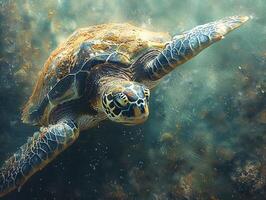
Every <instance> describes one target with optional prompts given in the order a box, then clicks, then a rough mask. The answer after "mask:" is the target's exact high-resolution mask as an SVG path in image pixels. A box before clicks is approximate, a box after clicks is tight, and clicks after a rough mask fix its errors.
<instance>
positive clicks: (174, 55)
mask: <svg viewBox="0 0 266 200" xmlns="http://www.w3.org/2000/svg"><path fill="white" fill-rule="evenodd" d="M248 19H249V17H247V16H233V17H227V18H224V19H221V20H218V21H214V22H210V23H207V24H204V25H200V26H197V27H195V28H193V29H191V30H190V31H186V32H184V33H183V34H181V35H176V36H175V37H173V40H172V41H171V42H170V43H169V44H168V45H166V47H165V49H164V50H163V51H162V52H161V53H160V54H159V55H158V56H157V57H156V58H155V59H153V60H152V61H151V62H150V63H148V64H147V67H146V73H147V75H148V77H149V80H151V81H156V80H159V79H160V78H162V77H164V76H165V75H166V74H168V73H170V72H171V71H172V70H174V69H175V68H176V67H177V66H179V65H181V64H183V63H184V62H186V61H188V60H189V59H191V58H192V57H194V56H196V55H197V54H198V53H200V52H201V51H202V50H203V49H205V48H207V47H209V46H210V45H211V44H213V43H215V42H217V41H219V40H221V39H223V38H224V36H225V35H226V34H228V33H229V32H231V31H232V30H234V29H236V28H238V27H240V26H241V25H242V24H244V23H245V22H246V21H247V20H248Z"/></svg>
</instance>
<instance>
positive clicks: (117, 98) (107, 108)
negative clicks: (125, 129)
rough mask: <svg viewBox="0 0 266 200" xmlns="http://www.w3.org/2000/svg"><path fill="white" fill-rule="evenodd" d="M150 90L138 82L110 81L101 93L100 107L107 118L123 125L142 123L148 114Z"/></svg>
mask: <svg viewBox="0 0 266 200" xmlns="http://www.w3.org/2000/svg"><path fill="white" fill-rule="evenodd" d="M149 97H150V90H149V89H148V88H147V87H146V86H144V85H142V84H139V83H136V82H130V81H123V82H121V81H120V82H115V83H112V84H111V83H110V84H109V86H108V87H107V89H106V90H105V92H104V94H103V95H102V107H103V110H104V112H105V113H106V115H107V116H108V118H109V119H110V120H112V121H115V122H119V123H123V124H125V125H134V124H140V123H143V122H144V121H145V120H146V119H147V118H148V115H149V108H148V103H149Z"/></svg>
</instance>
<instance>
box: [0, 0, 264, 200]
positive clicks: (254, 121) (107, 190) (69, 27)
mask: <svg viewBox="0 0 266 200" xmlns="http://www.w3.org/2000/svg"><path fill="white" fill-rule="evenodd" d="M265 10H266V2H265V0H252V1H251V0H226V1H224V0H221V1H218V0H187V1H181V0H180V1H179V0H164V1H160V0H142V1H130V0H126V1H122V0H113V1H106V0H105V1H104V0H94V1H91V0H87V1H86V0H82V1H79V2H77V1H74V0H73V1H67V0H58V1H52V0H49V1H41V0H31V1H30V0H24V1H13V0H1V1H0V22H1V24H0V35H1V39H0V46H1V49H0V72H1V73H0V115H1V117H0V122H1V123H0V124H1V126H0V161H1V163H2V162H4V160H5V159H6V158H7V157H8V156H10V155H12V153H13V152H14V151H15V150H16V149H17V148H18V147H19V146H20V145H22V144H23V143H24V142H25V141H26V139H27V137H29V136H31V135H32V133H33V132H34V131H36V130H37V127H31V126H28V125H25V124H22V122H21V120H20V114H21V109H22V107H23V105H24V104H25V102H26V101H27V99H28V97H29V96H30V94H31V91H32V88H33V86H34V83H35V81H36V79H37V77H38V72H39V71H40V69H41V68H42V65H43V63H44V62H45V60H46V59H47V57H48V56H49V54H50V52H51V51H52V50H53V49H55V48H56V46H57V45H58V44H59V43H60V42H62V41H64V39H65V38H66V37H67V36H68V35H70V34H71V33H72V32H73V31H74V30H75V29H76V28H79V27H86V26H90V25H94V24H100V23H107V22H130V23H133V24H135V25H138V26H141V27H145V28H147V29H150V30H153V31H166V32H170V33H171V34H175V33H178V32H182V31H184V30H188V29H190V28H192V27H194V26H196V25H199V24H203V23H206V22H209V21H213V20H216V19H220V18H222V17H225V16H231V15H239V14H241V15H249V16H252V17H253V19H252V20H251V21H250V22H248V23H247V24H246V25H244V26H243V27H241V28H240V29H239V30H237V31H234V32H233V33H231V34H230V35H229V36H228V37H226V39H225V40H223V41H221V42H219V43H217V44H215V45H213V46H212V47H210V48H209V49H207V50H205V51H204V52H203V53H201V54H200V55H199V56H197V57H196V58H194V59H193V60H191V61H189V62H188V63H186V64H184V65H183V66H182V67H180V68H178V69H177V70H175V71H174V72H173V73H171V74H170V76H167V77H166V78H165V79H164V80H163V81H162V82H161V83H160V85H159V86H158V87H157V88H156V89H155V90H154V91H153V93H152V96H151V103H150V104H151V105H150V107H151V108H150V110H151V111H150V118H149V120H148V121H147V122H146V123H145V124H143V125H138V126H134V127H126V126H122V125H119V124H115V123H111V122H104V123H101V124H100V125H99V126H97V127H95V128H93V129H91V130H88V131H85V132H84V133H82V134H81V136H80V138H79V140H78V141H77V142H76V143H75V144H74V145H72V146H71V147H70V148H69V149H68V150H66V151H65V152H64V153H63V154H62V155H60V156H59V157H58V158H57V159H56V160H55V161H53V162H52V163H51V164H49V165H48V166H47V167H46V168H44V169H43V170H42V171H41V172H39V173H37V174H36V175H34V176H33V177H32V178H31V179H30V180H29V181H28V182H27V183H26V184H25V185H24V186H23V187H22V188H21V191H20V192H16V191H15V192H13V193H11V194H9V195H8V196H6V197H5V198H3V199H10V200H11V199H12V200H13V199H14V200H15V199H16V200H17V199H19V200H23V199H27V200H30V199H36V200H44V199H49V200H50V199H92V200H93V199H97V200H98V199H99V200H100V199H119V200H121V199H132V200H133V199H136V200H177V199H204V200H205V199H211V200H218V199H219V200H228V199H239V200H240V199H241V200H242V199H260V200H263V199H265V196H266V149H265V148H266V135H265V134H266V95H265V93H266V78H265V77H266V13H265Z"/></svg>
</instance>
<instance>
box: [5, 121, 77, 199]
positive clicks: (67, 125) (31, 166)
mask: <svg viewBox="0 0 266 200" xmlns="http://www.w3.org/2000/svg"><path fill="white" fill-rule="evenodd" d="M78 135H79V130H78V128H77V127H76V125H75V124H74V123H73V122H72V121H63V122H59V123H57V124H55V125H51V126H49V127H48V128H46V129H42V131H39V132H37V133H35V134H34V136H33V137H31V138H29V139H28V141H27V143H25V144H24V145H22V146H21V147H20V149H19V150H18V151H17V152H16V153H15V154H14V155H13V156H11V157H10V158H9V159H8V160H7V161H5V163H4V164H3V166H2V168H1V169H0V197H1V196H4V195H5V194H6V193H8V192H10V191H12V190H14V189H16V188H19V187H21V186H22V185H23V184H24V183H25V182H26V181H27V180H28V179H29V178H30V177H31V176H32V175H33V174H34V173H35V172H37V171H38V170H40V169H42V168H43V167H44V166H46V165H47V164H48V163H49V162H50V161H52V160H53V159H54V158H55V157H56V156H57V155H58V154H59V153H61V152H62V151H63V150H64V149H66V148H67V147H68V146H70V145H71V144H72V143H73V142H74V141H75V140H76V139H77V137H78Z"/></svg>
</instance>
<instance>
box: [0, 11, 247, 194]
mask: <svg viewBox="0 0 266 200" xmlns="http://www.w3.org/2000/svg"><path fill="white" fill-rule="evenodd" d="M247 20H248V17H246V16H232V17H227V18H223V19H221V20H218V21H214V22H211V23H207V24H204V25H200V26H197V27H195V28H193V29H192V30H190V31H186V32H183V33H182V34H179V35H175V36H174V37H171V36H170V35H169V34H168V33H161V32H151V31H148V30H145V29H143V28H139V27H135V26H133V25H131V24H127V23H122V24H119V23H111V24H102V25H96V26H91V27H88V28H81V29H78V30H77V31H75V32H74V33H73V34H72V35H71V36H70V37H69V38H68V39H67V40H66V42H64V43H63V44H61V45H60V46H59V47H58V48H57V49H56V50H55V51H53V52H52V54H51V55H50V57H49V58H48V60H47V62H46V63H45V65H44V67H43V69H42V71H41V73H40V76H39V78H38V81H37V83H36V86H35V89H34V91H33V93H32V95H31V97H30V98H29V101H28V103H27V104H26V106H25V108H24V110H23V114H22V120H23V122H25V123H31V124H34V125H39V126H41V128H40V131H38V132H36V133H34V135H33V137H31V138H29V139H28V141H27V142H26V143H25V144H24V145H23V146H22V147H20V149H19V150H18V151H17V152H16V153H15V154H14V155H13V156H12V157H10V158H9V159H8V160H7V161H6V162H5V163H4V164H3V166H2V168H1V170H0V196H3V195H5V194H7V193H8V192H10V191H12V190H14V189H15V188H19V187H21V186H22V185H23V184H24V183H25V182H26V181H27V180H28V179H29V178H30V177H31V176H32V175H33V174H34V173H35V172H37V171H38V170H40V169H41V168H43V167H44V166H46V165H47V164H48V163H49V162H50V161H51V160H53V159H54V158H55V157H56V156H57V155H58V154H59V153H61V152H62V151H63V150H64V149H66V148H67V147H69V146H70V145H71V144H72V143H73V142H74V141H75V140H76V139H77V138H78V136H79V133H80V131H82V130H85V129H88V128H91V127H92V126H94V125H96V124H97V123H99V122H100V121H102V120H104V119H106V118H108V119H110V120H112V121H114V122H119V123H122V124H126V125H135V124H139V123H142V122H144V121H145V120H146V119H147V117H148V115H149V109H148V104H149V99H150V89H152V88H154V87H155V86H156V85H157V84H158V82H159V81H160V80H161V78H163V77H164V76H165V75H166V74H168V73H169V72H171V71H172V70H173V69H175V68H176V67H177V66H179V65H181V64H183V63H184V62H186V61H187V60H189V59H190V58H192V57H194V56H195V55H197V54H198V53H199V52H200V51H201V50H203V49H204V48H206V47H208V46H209V45H211V44H213V43H214V42H216V41H218V40H221V39H222V38H223V37H224V35H225V34H227V33H228V32H230V31H232V30H234V29H235V28H237V27H239V26H240V25H242V24H243V23H244V22H246V21H247Z"/></svg>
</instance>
